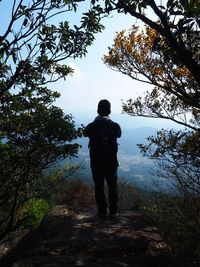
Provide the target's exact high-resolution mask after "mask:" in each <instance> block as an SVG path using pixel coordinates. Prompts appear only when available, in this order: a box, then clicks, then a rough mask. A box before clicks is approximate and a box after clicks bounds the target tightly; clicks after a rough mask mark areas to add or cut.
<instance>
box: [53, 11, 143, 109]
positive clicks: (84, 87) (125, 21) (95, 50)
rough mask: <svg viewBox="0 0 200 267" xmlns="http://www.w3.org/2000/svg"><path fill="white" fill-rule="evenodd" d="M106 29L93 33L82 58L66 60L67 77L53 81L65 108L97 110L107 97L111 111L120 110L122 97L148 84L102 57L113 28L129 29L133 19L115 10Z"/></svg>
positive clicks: (112, 34)
mask: <svg viewBox="0 0 200 267" xmlns="http://www.w3.org/2000/svg"><path fill="white" fill-rule="evenodd" d="M103 22H104V23H103V24H104V25H105V27H106V28H105V30H104V31H103V32H102V33H100V34H97V35H96V40H95V42H94V44H93V45H92V46H91V47H89V48H88V54H87V56H86V57H85V58H82V59H81V60H70V59H69V60H67V63H68V64H70V65H71V66H72V67H73V68H74V69H75V73H74V75H73V76H72V77H69V78H68V79H67V80H66V81H59V82H58V83H57V84H56V86H55V87H56V90H58V91H59V92H60V93H61V95H62V97H61V98H60V99H59V100H58V101H57V104H58V105H59V106H61V107H62V108H63V109H64V110H65V111H66V112H73V111H80V112H86V111H91V112H92V111H94V110H95V111H96V105H97V103H98V101H99V100H100V99H104V98H106V99H108V100H110V102H111V104H112V111H113V112H114V113H121V100H122V99H124V100H126V99H129V98H132V97H135V96H136V95H139V94H141V93H142V92H143V91H144V89H147V86H146V85H144V84H141V83H139V82H136V81H134V80H132V79H130V78H129V77H126V76H125V75H122V74H121V73H119V72H115V71H113V70H111V69H109V68H108V67H107V66H106V65H105V64H104V63H103V61H102V57H103V55H104V54H106V53H107V52H108V46H111V45H112V43H113V39H114V37H115V35H116V31H120V30H121V29H129V28H130V27H131V25H132V24H134V23H135V22H136V20H135V19H134V18H132V17H130V16H124V15H120V14H115V16H113V17H111V18H106V19H104V21H103Z"/></svg>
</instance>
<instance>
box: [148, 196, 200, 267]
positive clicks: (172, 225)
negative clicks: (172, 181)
mask: <svg viewBox="0 0 200 267" xmlns="http://www.w3.org/2000/svg"><path fill="white" fill-rule="evenodd" d="M149 214H150V215H151V216H152V217H153V219H154V221H155V222H156V224H157V226H158V228H159V230H160V231H161V234H162V235H163V237H164V239H165V240H166V242H167V243H168V245H169V246H170V247H171V249H172V252H173V255H174V256H176V257H177V258H178V259H179V261H180V266H183V265H184V264H185V265H184V266H198V264H199V263H200V244H199V235H200V220H199V218H200V199H199V197H198V196H193V197H191V196H189V195H182V196H170V195H161V196H160V197H159V198H158V199H157V201H156V205H155V207H154V209H151V211H149ZM181 264H183V265H181ZM187 264H188V265H187ZM190 264H191V265H190ZM192 264H194V265H192Z"/></svg>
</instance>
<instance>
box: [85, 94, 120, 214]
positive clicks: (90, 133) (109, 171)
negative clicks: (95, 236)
mask: <svg viewBox="0 0 200 267" xmlns="http://www.w3.org/2000/svg"><path fill="white" fill-rule="evenodd" d="M97 113H98V116H97V117H96V118H95V120H94V121H93V122H92V123H89V124H88V125H87V126H86V128H85V130H84V136H86V137H89V149H90V166H91V171H92V177H93V180H94V184H95V198H96V204H97V207H98V215H99V217H106V216H107V207H108V205H107V201H106V197H105V192H104V181H105V180H106V182H107V185H108V201H109V212H110V216H111V217H114V216H115V215H117V211H118V206H117V201H118V192H117V167H118V166H119V164H118V160H117V151H118V144H117V138H119V137H120V136H121V128H120V126H119V124H117V123H115V122H113V121H112V120H111V119H110V118H109V114H110V113H111V104H110V102H109V101H108V100H106V99H103V100H101V101H100V102H99V103H98V109H97Z"/></svg>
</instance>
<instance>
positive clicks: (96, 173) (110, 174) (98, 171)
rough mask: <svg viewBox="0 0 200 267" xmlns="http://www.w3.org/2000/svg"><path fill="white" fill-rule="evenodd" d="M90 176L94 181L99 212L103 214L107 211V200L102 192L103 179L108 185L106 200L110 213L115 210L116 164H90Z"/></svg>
mask: <svg viewBox="0 0 200 267" xmlns="http://www.w3.org/2000/svg"><path fill="white" fill-rule="evenodd" d="M91 170H92V176H93V180H94V183H95V197H96V203H97V206H98V212H99V214H105V213H106V212H107V206H108V205H107V201H106V197H105V192H104V181H105V180H106V182H107V185H108V201H109V210H110V214H114V213H116V212H117V210H118V207H117V201H118V192H117V166H114V167H111V166H108V167H106V166H105V165H104V166H102V165H100V166H98V164H94V165H93V164H92V165H91Z"/></svg>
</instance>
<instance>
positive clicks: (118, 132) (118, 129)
mask: <svg viewBox="0 0 200 267" xmlns="http://www.w3.org/2000/svg"><path fill="white" fill-rule="evenodd" d="M115 134H116V137H117V138H120V137H121V135H122V130H121V127H120V126H119V124H118V123H115Z"/></svg>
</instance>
